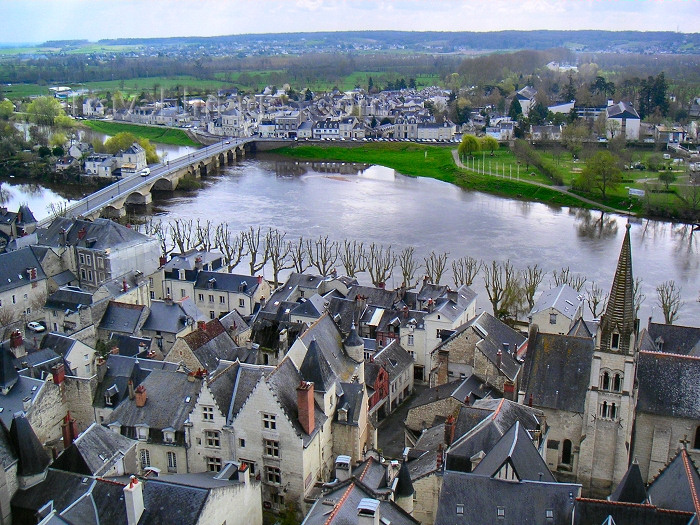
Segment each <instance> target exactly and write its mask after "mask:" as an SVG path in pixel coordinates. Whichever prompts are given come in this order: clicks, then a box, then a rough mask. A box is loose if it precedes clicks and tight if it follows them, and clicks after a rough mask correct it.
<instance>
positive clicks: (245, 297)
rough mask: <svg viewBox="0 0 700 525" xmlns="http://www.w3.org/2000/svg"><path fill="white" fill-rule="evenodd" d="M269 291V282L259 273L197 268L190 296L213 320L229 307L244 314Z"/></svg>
mask: <svg viewBox="0 0 700 525" xmlns="http://www.w3.org/2000/svg"><path fill="white" fill-rule="evenodd" d="M271 294H272V289H271V288H270V283H268V282H267V281H266V280H265V279H263V277H262V275H259V276H257V277H252V276H249V275H238V274H233V273H225V272H208V271H201V272H199V273H198V275H197V280H196V281H195V283H194V289H193V296H192V298H193V299H194V301H195V304H196V305H197V307H198V308H199V309H200V310H201V311H202V312H209V318H210V319H215V318H217V317H223V316H224V315H226V314H227V313H229V312H231V311H232V310H236V311H237V312H238V313H239V314H240V315H242V316H243V317H248V316H250V315H252V314H253V312H254V311H255V310H256V307H257V306H258V305H259V304H260V302H261V301H264V300H266V299H268V298H269V297H270V295H271Z"/></svg>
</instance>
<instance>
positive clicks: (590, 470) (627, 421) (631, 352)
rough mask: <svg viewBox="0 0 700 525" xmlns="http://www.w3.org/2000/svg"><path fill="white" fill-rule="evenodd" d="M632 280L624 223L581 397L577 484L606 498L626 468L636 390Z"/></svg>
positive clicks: (627, 239) (630, 253)
mask: <svg viewBox="0 0 700 525" xmlns="http://www.w3.org/2000/svg"><path fill="white" fill-rule="evenodd" d="M636 332H637V322H636V319H635V311H634V279H633V277H632V252H631V249H630V225H629V223H628V224H627V231H626V232H625V239H624V241H623V242H622V250H621V251H620V258H619V260H618V263H617V269H616V270H615V277H614V279H613V284H612V289H611V290H610V297H609V299H608V304H607V306H606V308H605V313H604V314H603V316H602V317H601V319H600V325H599V327H598V332H597V334H596V345H595V352H594V354H593V362H592V364H591V375H590V380H589V385H588V391H587V393H586V404H585V412H584V421H583V427H582V434H583V435H582V442H581V447H580V456H579V464H578V476H577V477H578V482H579V483H581V484H582V486H583V490H584V492H588V494H589V495H590V496H591V497H605V496H607V495H608V494H610V492H611V491H612V488H613V487H615V486H616V485H617V484H618V483H619V482H620V480H621V479H622V477H623V476H624V475H625V472H626V471H627V468H628V466H629V455H630V441H631V436H632V425H633V422H634V410H635V406H636V394H637V393H636V390H635V385H634V375H635V367H636V361H637V356H636V347H635V339H636Z"/></svg>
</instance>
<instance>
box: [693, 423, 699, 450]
mask: <svg viewBox="0 0 700 525" xmlns="http://www.w3.org/2000/svg"><path fill="white" fill-rule="evenodd" d="M693 448H700V425H698V428H696V429H695V439H694V440H693Z"/></svg>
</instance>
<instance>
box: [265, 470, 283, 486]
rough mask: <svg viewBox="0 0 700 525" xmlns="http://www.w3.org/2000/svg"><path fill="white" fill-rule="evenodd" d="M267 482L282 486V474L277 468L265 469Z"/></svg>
mask: <svg viewBox="0 0 700 525" xmlns="http://www.w3.org/2000/svg"><path fill="white" fill-rule="evenodd" d="M265 481H267V482H268V483H273V484H275V485H281V484H282V472H281V471H280V469H278V468H277V467H269V466H266V467H265Z"/></svg>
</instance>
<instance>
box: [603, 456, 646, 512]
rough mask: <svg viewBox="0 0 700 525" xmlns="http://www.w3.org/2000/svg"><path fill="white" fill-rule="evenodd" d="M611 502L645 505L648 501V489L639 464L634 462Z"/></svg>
mask: <svg viewBox="0 0 700 525" xmlns="http://www.w3.org/2000/svg"><path fill="white" fill-rule="evenodd" d="M610 500H611V501H622V502H625V503H645V502H646V500H647V489H646V487H645V484H644V479H643V478H642V473H641V471H640V470H639V463H637V462H636V461H634V462H633V463H632V464H631V465H630V467H629V468H628V469H627V472H625V475H624V476H623V477H622V480H620V483H619V484H618V485H617V487H615V490H614V491H613V493H612V494H611V495H610Z"/></svg>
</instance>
